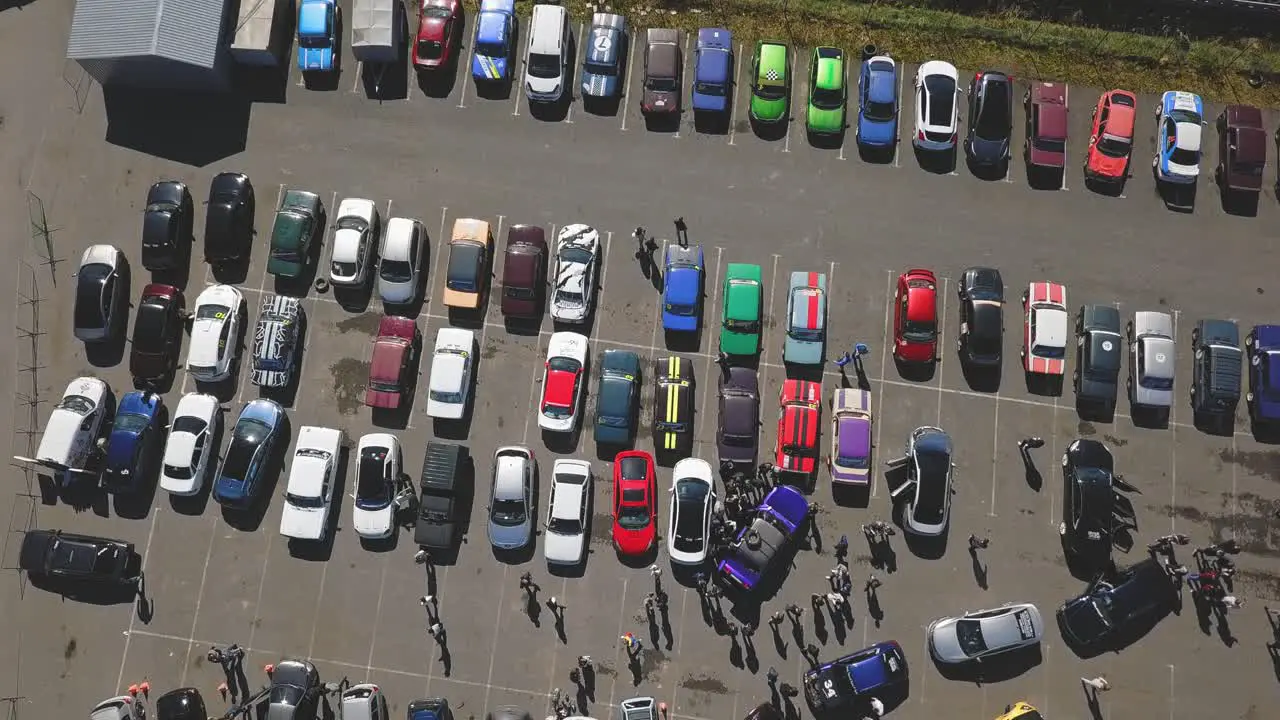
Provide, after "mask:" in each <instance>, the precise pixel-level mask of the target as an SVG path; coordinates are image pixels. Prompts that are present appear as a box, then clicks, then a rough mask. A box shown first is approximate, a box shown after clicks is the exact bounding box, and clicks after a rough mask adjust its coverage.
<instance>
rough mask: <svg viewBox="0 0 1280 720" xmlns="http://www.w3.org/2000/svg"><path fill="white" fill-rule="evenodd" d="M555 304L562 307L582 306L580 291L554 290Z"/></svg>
mask: <svg viewBox="0 0 1280 720" xmlns="http://www.w3.org/2000/svg"><path fill="white" fill-rule="evenodd" d="M556 304H558V305H561V306H563V307H582V293H580V292H573V291H571V290H558V291H556Z"/></svg>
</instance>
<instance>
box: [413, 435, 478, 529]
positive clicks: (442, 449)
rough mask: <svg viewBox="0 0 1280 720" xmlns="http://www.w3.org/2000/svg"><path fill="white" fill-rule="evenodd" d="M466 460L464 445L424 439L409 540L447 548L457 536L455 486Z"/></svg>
mask: <svg viewBox="0 0 1280 720" xmlns="http://www.w3.org/2000/svg"><path fill="white" fill-rule="evenodd" d="M469 462H470V451H469V450H468V449H467V447H466V446H465V445H454V444H453V443H442V442H429V443H427V456H426V458H425V459H423V461H422V477H421V479H420V480H419V500H418V518H417V521H416V522H415V524H414V529H413V541H414V542H415V543H417V544H418V545H419V546H421V547H424V548H427V549H428V550H437V551H442V550H449V549H451V548H453V547H454V542H455V541H456V540H457V536H458V525H459V523H460V520H459V518H458V506H459V504H460V503H459V497H458V492H459V486H460V485H461V481H462V479H463V473H464V472H466V470H467V467H468V464H469Z"/></svg>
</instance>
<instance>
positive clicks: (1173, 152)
mask: <svg viewBox="0 0 1280 720" xmlns="http://www.w3.org/2000/svg"><path fill="white" fill-rule="evenodd" d="M1156 128H1157V130H1156V132H1157V137H1156V156H1155V157H1154V158H1152V160H1151V166H1152V168H1154V170H1155V173H1156V179H1157V180H1160V181H1162V182H1167V183H1173V184H1176V185H1193V184H1195V182H1196V179H1197V178H1199V177H1200V144H1201V136H1202V134H1203V133H1202V132H1201V130H1203V129H1204V102H1203V101H1201V100H1200V96H1199V95H1196V94H1194V93H1189V92H1181V91H1177V90H1170V91H1168V92H1166V93H1165V94H1164V95H1163V96H1162V97H1161V98H1160V106H1159V107H1158V108H1157V109H1156Z"/></svg>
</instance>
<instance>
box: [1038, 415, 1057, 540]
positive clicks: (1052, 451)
mask: <svg viewBox="0 0 1280 720" xmlns="http://www.w3.org/2000/svg"><path fill="white" fill-rule="evenodd" d="M1050 427H1051V428H1052V429H1053V430H1052V432H1051V433H1050V435H1049V464H1048V468H1047V469H1048V472H1049V473H1050V475H1052V474H1053V473H1055V472H1062V464H1061V463H1059V462H1058V459H1057V458H1058V398H1054V399H1053V423H1052V425H1051V426H1050ZM1049 479H1050V478H1045V477H1043V476H1042V477H1041V478H1040V487H1041V488H1042V489H1045V490H1046V492H1045V495H1048V496H1049V525H1050V527H1057V526H1058V523H1057V522H1056V521H1055V520H1054V519H1053V518H1054V510H1055V509H1056V508H1055V507H1054V505H1055V503H1056V502H1057V497H1058V494H1057V493H1055V492H1053V490H1049V489H1047V488H1045V485H1046V484H1047V483H1048V481H1049ZM1050 487H1053V486H1052V485H1050Z"/></svg>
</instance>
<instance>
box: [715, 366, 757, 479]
mask: <svg viewBox="0 0 1280 720" xmlns="http://www.w3.org/2000/svg"><path fill="white" fill-rule="evenodd" d="M719 375H720V393H719V398H720V419H719V422H718V423H717V424H716V448H717V450H718V451H719V455H720V462H725V461H728V462H730V463H733V465H734V467H740V468H745V469H747V470H754V468H755V466H756V459H757V456H758V454H759V448H760V439H759V438H760V380H759V378H757V377H756V371H755V370H752V369H751V368H748V367H739V366H734V367H731V368H729V370H728V371H727V372H722V373H719Z"/></svg>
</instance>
